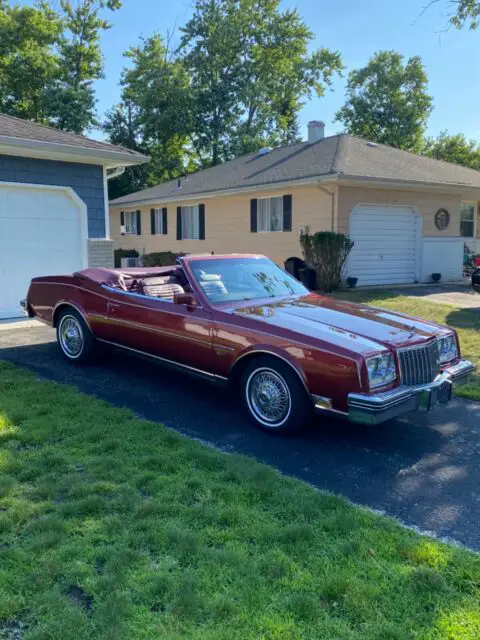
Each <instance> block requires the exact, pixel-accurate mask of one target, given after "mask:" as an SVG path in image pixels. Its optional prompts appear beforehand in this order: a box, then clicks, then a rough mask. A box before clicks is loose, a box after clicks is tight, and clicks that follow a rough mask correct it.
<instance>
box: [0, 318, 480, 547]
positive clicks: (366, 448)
mask: <svg viewBox="0 0 480 640" xmlns="http://www.w3.org/2000/svg"><path fill="white" fill-rule="evenodd" d="M54 340H55V335H54V332H53V330H52V329H49V328H48V327H44V326H43V325H35V324H34V325H33V326H27V325H23V324H21V323H20V324H14V325H13V326H7V325H3V327H2V330H0V358H3V359H5V360H10V361H11V362H14V363H16V364H18V365H21V366H24V367H27V368H29V369H31V370H32V371H34V372H36V373H38V374H39V375H41V376H44V377H46V378H49V379H51V380H56V381H58V382H61V383H68V384H72V385H75V386H76V387H77V388H78V389H80V390H81V391H83V392H85V393H89V394H92V395H96V396H98V397H100V398H103V399H105V400H106V401H108V402H110V403H112V404H116V405H120V406H126V407H129V408H131V409H132V410H133V411H135V412H136V413H137V414H139V415H140V416H143V417H145V418H148V419H150V420H154V421H157V422H163V423H165V424H167V425H168V426H170V427H173V428H174V429H177V430H178V431H181V432H182V433H184V434H186V435H188V436H191V437H194V438H199V439H201V440H204V441H208V442H210V443H212V444H214V445H216V446H218V447H220V448H222V449H224V450H227V451H237V452H240V453H245V454H248V455H251V456H254V457H255V458H257V459H258V460H261V461H263V462H266V463H268V464H271V465H273V466H275V467H277V468H278V469H280V470H281V471H282V472H283V473H285V474H289V475H294V476H297V477H298V478H301V479H303V480H305V481H307V482H309V483H311V484H312V485H315V486H317V487H319V488H321V489H327V490H329V491H332V492H334V493H338V494H342V495H344V496H346V497H348V498H350V499H351V500H353V501H354V502H356V503H359V504H364V505H368V506H369V507H372V508H374V509H378V510H381V511H385V512H386V513H388V514H390V515H392V516H395V517H397V518H399V519H400V520H401V521H403V522H404V523H406V524H408V525H410V526H416V527H419V528H420V529H422V530H424V531H431V532H433V533H435V534H436V535H437V536H440V537H446V538H449V539H453V540H455V541H457V542H460V543H463V544H466V545H468V546H470V547H472V548H474V549H477V550H480V485H479V478H480V441H479V435H480V404H473V403H467V402H464V401H461V400H456V401H454V402H453V403H452V404H451V405H449V406H448V407H447V408H445V407H442V408H441V409H436V410H434V411H433V412H431V413H430V414H416V415H415V416H413V417H411V418H409V419H405V420H398V421H394V422H391V423H389V424H386V425H382V426H378V427H363V426H358V425H351V424H348V423H346V422H343V421H337V420H326V421H323V422H320V421H319V422H317V423H316V425H315V428H314V429H312V430H311V431H310V432H309V433H307V434H305V435H303V436H302V437H297V438H288V439H287V438H279V437H273V436H268V435H266V434H263V433H261V432H260V431H258V430H256V429H255V428H254V427H251V426H250V425H249V423H248V422H246V421H245V420H244V418H243V415H242V414H241V412H240V410H239V407H238V404H237V403H236V401H235V399H234V397H233V396H232V395H230V394H229V393H227V392H225V391H224V390H218V389H216V388H213V387H211V386H209V385H208V384H207V383H203V382H197V381H195V380H192V379H190V378H186V377H184V376H182V375H180V374H176V373H172V372H171V371H166V370H165V369H163V368H161V367H159V366H158V365H155V364H151V363H150V362H146V361H143V360H137V359H134V358H133V357H129V356H125V355H123V354H116V353H111V354H107V355H106V357H105V359H104V360H103V361H102V363H101V364H99V365H95V366H92V367H88V368H77V367H75V366H73V365H71V364H69V363H67V362H65V361H64V360H63V359H62V358H61V356H60V355H59V353H58V352H57V348H56V345H55V344H54Z"/></svg>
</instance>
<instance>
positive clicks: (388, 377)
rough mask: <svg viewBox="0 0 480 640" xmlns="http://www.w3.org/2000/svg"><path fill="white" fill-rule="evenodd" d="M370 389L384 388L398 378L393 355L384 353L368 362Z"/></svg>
mask: <svg viewBox="0 0 480 640" xmlns="http://www.w3.org/2000/svg"><path fill="white" fill-rule="evenodd" d="M367 369H368V380H369V383H370V389H375V388H376V387H383V386H385V385H387V384H390V383H391V382H393V381H394V380H396V378H397V370H396V368H395V360H394V358H393V354H392V353H384V354H382V355H381V356H375V357H373V358H369V359H368V360H367Z"/></svg>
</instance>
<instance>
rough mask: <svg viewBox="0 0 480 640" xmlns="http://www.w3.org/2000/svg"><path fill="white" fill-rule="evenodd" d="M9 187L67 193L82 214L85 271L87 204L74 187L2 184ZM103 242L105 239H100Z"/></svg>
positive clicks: (1, 184) (86, 258)
mask: <svg viewBox="0 0 480 640" xmlns="http://www.w3.org/2000/svg"><path fill="white" fill-rule="evenodd" d="M2 187H7V188H12V189H31V190H33V189H36V190H37V191H61V192H63V193H65V194H66V195H67V196H68V197H69V198H70V199H71V200H72V201H73V202H74V204H75V205H76V206H77V208H78V210H79V214H80V228H81V232H82V236H83V242H82V256H81V258H82V266H83V268H84V269H86V268H87V267H88V243H87V241H88V239H89V238H88V210H87V205H86V204H85V202H84V201H83V200H82V199H81V198H80V196H79V195H78V194H77V193H76V192H75V191H74V190H73V189H72V187H61V186H58V185H50V184H31V183H29V182H0V188H2ZM100 239H101V240H103V238H100Z"/></svg>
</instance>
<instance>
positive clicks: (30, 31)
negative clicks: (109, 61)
mask: <svg viewBox="0 0 480 640" xmlns="http://www.w3.org/2000/svg"><path fill="white" fill-rule="evenodd" d="M62 28H63V26H62V20H61V18H60V16H59V14H58V13H57V12H55V11H54V10H53V9H52V8H50V7H49V6H48V5H47V4H46V3H44V2H41V3H39V4H37V5H35V6H20V5H10V4H9V3H8V2H7V1H6V0H2V1H0V112H2V113H6V114H8V115H13V116H17V117H19V118H26V119H28V120H35V121H37V122H40V123H43V124H48V123H49V117H48V114H47V95H48V94H49V92H51V91H52V90H53V87H54V83H55V79H56V77H57V74H58V55H57V53H56V50H55V48H56V46H57V44H58V42H59V39H60V38H61V35H62Z"/></svg>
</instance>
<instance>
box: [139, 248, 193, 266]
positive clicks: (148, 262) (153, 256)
mask: <svg viewBox="0 0 480 640" xmlns="http://www.w3.org/2000/svg"><path fill="white" fill-rule="evenodd" d="M184 255H185V254H184V253H173V251H155V252H154V253H146V254H145V255H144V256H143V265H144V266H145V267H168V266H170V265H171V264H175V263H176V261H177V258H179V257H180V256H184Z"/></svg>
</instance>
